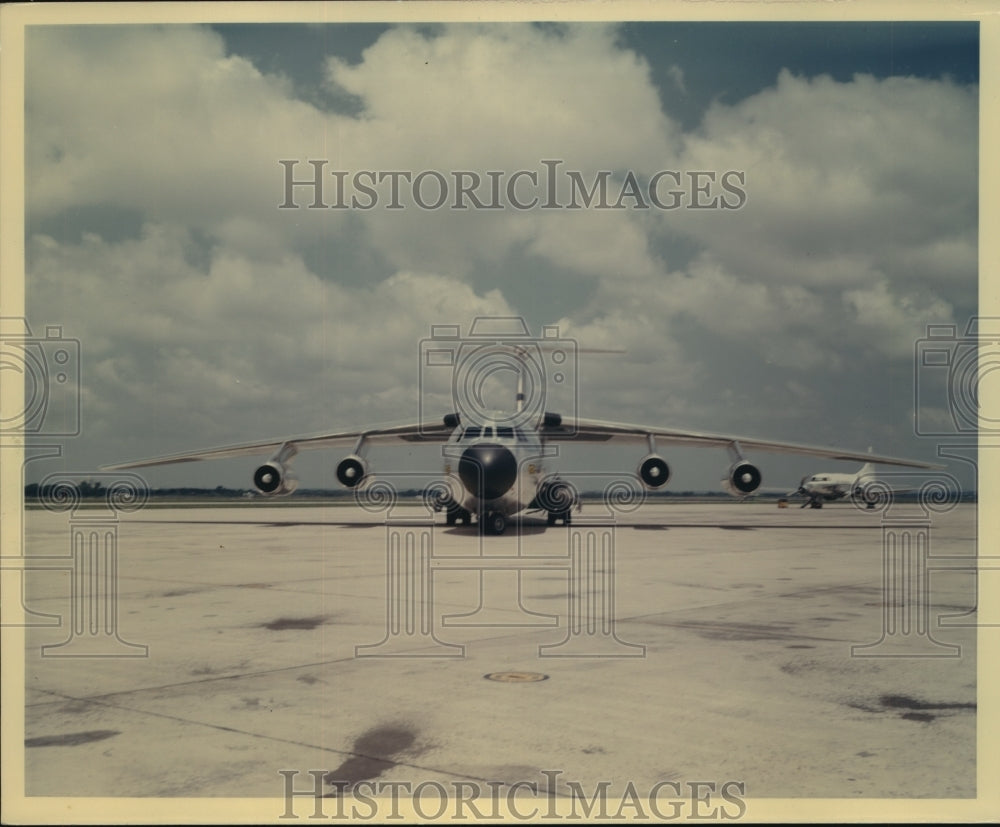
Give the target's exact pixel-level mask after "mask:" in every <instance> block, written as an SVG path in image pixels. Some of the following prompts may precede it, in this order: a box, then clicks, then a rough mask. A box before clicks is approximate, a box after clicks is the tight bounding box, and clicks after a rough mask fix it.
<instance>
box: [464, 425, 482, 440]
mask: <svg viewBox="0 0 1000 827" xmlns="http://www.w3.org/2000/svg"><path fill="white" fill-rule="evenodd" d="M482 432H483V429H482V428H480V427H479V426H478V425H470V426H469V427H468V428H466V429H465V438H466V439H476V438H477V437H478V436H480V435H481V434H482Z"/></svg>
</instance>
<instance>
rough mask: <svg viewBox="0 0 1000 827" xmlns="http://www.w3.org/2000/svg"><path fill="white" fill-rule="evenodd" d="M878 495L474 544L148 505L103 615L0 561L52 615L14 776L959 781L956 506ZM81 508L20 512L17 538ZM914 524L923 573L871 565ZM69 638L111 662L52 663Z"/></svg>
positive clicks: (960, 551) (973, 695) (428, 530)
mask: <svg viewBox="0 0 1000 827" xmlns="http://www.w3.org/2000/svg"><path fill="white" fill-rule="evenodd" d="M893 508H894V512H893V513H892V514H883V513H882V512H878V511H875V512H866V511H860V510H858V509H856V508H854V507H853V506H852V505H850V504H835V505H831V506H827V507H826V508H824V509H822V510H818V511H817V510H810V509H806V510H801V509H799V508H797V507H794V506H793V507H792V508H789V509H778V508H776V507H775V506H774V505H773V504H757V503H746V504H743V503H727V504H664V505H661V504H650V505H646V506H644V507H643V508H641V509H639V510H637V511H634V512H632V513H618V514H616V515H615V516H614V517H609V516H607V513H606V512H604V510H603V508H602V507H600V506H590V505H585V506H584V508H583V511H582V512H581V513H580V514H577V515H574V524H573V525H572V526H571V527H570V528H566V527H563V526H557V527H552V528H547V527H545V526H544V524H543V521H542V520H539V519H538V518H537V517H534V516H531V515H528V516H525V517H524V518H523V519H522V520H521V521H519V522H517V523H515V524H512V525H511V526H510V527H509V529H508V532H507V533H506V534H505V535H503V536H501V537H485V538H482V537H480V536H479V535H478V533H477V531H476V530H475V528H466V527H456V528H450V527H446V526H445V525H444V519H443V515H440V514H439V515H437V516H436V517H433V518H430V517H428V515H427V513H426V512H425V511H424V509H423V508H422V507H421V506H419V505H398V506H396V507H395V508H394V509H392V511H391V512H390V513H388V515H387V514H386V512H379V511H373V512H369V511H365V510H364V509H362V508H360V507H358V506H356V505H353V504H352V505H350V506H342V505H337V506H334V505H331V506H313V507H303V506H296V505H281V506H272V505H270V504H248V505H246V506H232V507H223V508H153V507H149V506H147V507H146V508H145V509H143V510H141V511H138V512H136V513H134V514H128V515H123V516H122V517H121V518H120V521H119V522H118V523H117V525H116V526H115V527H114V532H115V539H116V541H117V550H118V554H117V557H118V572H117V596H116V597H115V596H114V595H113V594H111V593H110V592H101V595H102V597H101V598H100V600H97V599H96V598H95V599H93V600H91V602H92V603H97V602H100V603H102V607H98V608H95V607H94V606H89V607H85V609H83V610H81V608H80V605H79V604H80V600H83V599H84V598H82V597H80V595H83V594H85V592H86V588H87V587H86V584H83V581H80V583H78V585H79V588H80V589H82V591H78V592H77V598H76V603H73V602H72V601H71V597H70V596H71V594H72V588H71V586H72V578H73V577H77V578H79V577H82V576H86V577H91V576H94V574H93V571H90V572H89V573H87V574H81V572H80V571H79V569H80V568H81V567H85V564H83V563H80V564H78V567H77V569H76V570H72V571H71V570H52V571H36V572H30V573H29V574H27V575H26V577H25V582H26V593H27V599H26V605H27V606H28V608H30V609H32V610H33V611H36V612H42V613H48V614H50V615H56V616H59V617H61V618H62V623H61V625H60V626H58V627H34V628H30V629H28V630H27V634H26V651H25V684H26V709H25V715H26V721H25V739H26V749H25V762H26V764H25V774H26V781H25V785H26V790H25V791H26V793H27V794H28V795H31V796H130V797H135V796H156V797H239V798H247V797H275V798H277V797H281V796H282V795H283V793H284V791H285V789H286V786H285V785H286V783H288V781H287V780H286V776H284V775H282V774H281V772H282V771H285V772H286V773H288V772H289V771H297V772H298V774H297V775H293V776H292V775H290V776H287V777H290V778H292V779H293V781H292V783H293V784H294V789H296V790H303V789H306V790H308V789H315V788H317V785H318V788H319V790H320V791H321V794H323V795H330V794H335V793H336V792H337V789H338V786H337V785H336V784H334V783H333V782H334V781H337V782H340V787H343V788H344V792H343V795H344V796H346V797H347V798H349V797H350V796H351V795H352V794H353V793H354V792H355V789H356V787H357V785H359V784H361V783H362V782H366V781H367V782H374V781H378V782H379V783H382V782H409V783H410V785H411V787H412V786H416V785H418V784H420V783H421V782H428V781H430V782H438V784H439V785H440V786H441V787H443V788H446V789H449V790H450V789H452V786H453V785H454V784H455V783H456V782H461V781H468V782H470V783H472V784H476V785H480V787H482V788H483V789H486V790H487V791H488V790H490V789H492V790H494V791H498V790H499V791H501V794H502V791H504V790H509V789H510V787H511V785H515V784H517V782H526V783H527V784H532V783H534V784H536V785H537V789H538V790H539V791H540V794H542V795H553V796H557V797H567V796H569V797H571V796H573V795H574V794H575V793H576V792H578V791H580V790H582V791H584V792H585V794H586V796H587V797H588V798H589V797H591V796H592V795H593V794H594V791H595V790H599V789H601V785H602V783H604V782H607V784H606V786H605V789H607V791H608V793H609V795H614V794H618V795H621V794H622V791H623V790H624V789H625V788H626V786H627V785H628V784H629V782H631V784H632V785H633V787H634V789H636V790H637V791H639V792H640V794H645V793H646V792H648V791H650V790H651V789H653V788H654V787H656V785H657V784H660V783H661V782H664V781H668V782H672V784H673V786H669V787H668V789H669V790H671V791H678V790H679V791H680V793H681V797H682V798H683V797H684V796H686V795H687V794H688V793H689V792H690V784H691V783H692V782H694V783H700V782H709V783H711V784H713V785H714V786H713V787H711V788H708V787H700V788H696V795H695V798H699V797H703V796H704V795H705V794H706V793H705V790H710V791H715V792H716V793H717V792H718V791H720V790H721V789H722V787H723V785H725V784H727V783H730V782H734V783H735V782H738V783H739V784H740V785H742V786H739V787H735V786H731V787H729V788H728V789H729V791H730V792H734V791H737V790H740V791H744V792H743V793H742V795H745V797H746V798H748V799H757V798H774V797H779V798H873V797H874V798H886V797H888V798H920V799H932V798H944V799H954V798H968V797H974V796H975V795H976V793H977V789H976V771H977V762H976V749H977V743H976V717H977V711H976V704H977V671H976V629H975V627H974V624H975V622H976V614H975V609H976V577H975V574H974V572H973V571H972V570H971V565H972V563H971V562H970V558H971V557H972V556H974V555H975V553H976V509H975V506H972V505H960V506H958V507H956V508H953V509H952V510H950V511H947V512H946V513H932V514H930V516H929V517H928V515H927V514H926V513H925V512H924V511H923V509H922V508H921V507H920V506H918V505H896V506H894V507H893ZM86 514H87V512H86V511H85V510H81V511H79V512H78V513H77V514H76V515H75V516H73V517H70V516H68V515H67V514H53V513H49V512H47V511H41V510H37V511H36V510H30V511H28V512H27V513H26V516H25V525H26V527H25V536H26V548H25V554H26V555H27V556H29V557H40V558H44V557H53V556H59V555H69V554H70V543H71V539H70V538H71V535H72V534H73V532H74V530H76V529H78V528H79V526H80V525H82V524H83V523H84V522H85V520H84V518H85V517H86ZM890 517H891V518H892V519H891V520H890ZM432 525H433V527H431V526H432ZM904 537H909V538H910V539H909V540H905V539H903V538H904ZM918 537H919V538H929V542H930V546H929V549H928V550H929V556H928V557H927V558H924V561H925V562H927V561H929V563H928V566H929V568H928V570H927V571H926V580H913V579H912V578H914V577H919V576H920V570H919V569H905V570H904V569H895V568H892V567H891V566H890V567H889V568H888V569H886V568H885V566H884V562H885V561H886V559H888V560H889V561H890V562H893V561H900V560H902V557H900V556H899V555H900V554H902V552H901V549H905V548H911V549H912V550H913V556H911V557H910V558H909V559H910V561H911V563H914V565H918V566H919V565H920V560H918V556H919V555H918V554H917V551H916V550H917V548H918V546H917V542H918ZM909 542H912V543H913V545H912V546H907V545H906V543H909ZM921 542H922V541H921ZM907 553H909V552H907ZM921 553H922V552H921ZM91 565H92V566H93V565H97V564H96V563H93V562H92V563H91ZM887 572H888V574H887ZM101 576H103V570H102V574H101ZM908 578H909V579H908ZM915 583H916V584H917V585H918V586H919V585H920V584H921V583H924V584H926V585H927V587H928V588H927V590H926V592H922V591H920V589H917V590H913V589H912V588H911V586H912V585H913V584H915ZM81 584H82V585H81ZM908 584H909V585H908ZM108 594H111V596H110V597H109V596H108ZM112 604H113V606H112ZM108 606H111V608H110V609H107V607H108ZM74 611H78V612H79V611H84V615H82V616H81V617H82V618H83V619H82V626H79V627H76V628H75V629H74V627H73V618H74V615H73V612H74ZM105 611H116V612H117V614H116V615H114V614H104V612H105ZM92 612H96V614H94V615H93V617H94V618H96V620H95V622H96V623H98V632H97V633H96V634H95V633H94V630H93V629H91V627H90V625H89V624H90V622H91V620H90V618H91V613H92ZM101 624H104V625H101ZM108 624H110V626H109V625H108ZM925 624H926V625H925ZM109 628H111V629H112V631H113V632H114V633H115V634H116V635H117V637H115V635H112V636H111V637H109V636H108V635H107V634H105V633H104V632H106V631H107V629H109ZM95 641H96V642H95ZM60 644H63V645H62V646H60ZM45 646H48V647H50V648H47V649H45V650H44V654H43V651H42V647H45ZM88 646H90V647H97V648H95V649H93V650H92V651H93V652H97V653H98V654H102V652H99V651H98V649H100V647H101V646H103V647H104V649H105V650H107V651H104V652H103V654H114V655H118V656H116V657H64V656H62V655H65V654H73V653H74V652H75V653H80V652H85V651H86V650H87V647H88ZM138 647H147V649H146V650H143V649H141V648H138ZM488 675H489V676H492V677H493V678H494V679H490V678H487V677H485V676H488ZM496 678H499V680H497V679H496ZM320 769H322V770H324V771H325V772H324V774H322V776H321V775H320V774H318V773H317V775H316V776H310V775H309V771H310V770H320ZM316 779H319V780H318V781H317V780H316ZM483 785H493V786H483ZM431 786H432V787H433V785H431ZM367 789H369V790H370V789H372V788H371V786H369V787H368V788H367ZM383 789H384V788H383ZM433 789H435V790H436V789H439V787H433ZM527 789H529V788H528V787H526V786H525V785H524V784H522V785H521V787H520V788H519V792H523V791H525V790H527ZM532 789H534V788H532ZM658 789H659V790H661V791H662V790H663V789H664V787H663V786H661V787H659V788H658ZM303 798H304V796H302V797H298V798H296V799H295V810H296V812H297V813H299V814H300V815H301V816H302V817H306V816H308V815H310V814H312V813H313V810H312V804H311V803H309V802H308V801H304V800H301V799H303ZM341 803H343V802H342V801H341ZM720 805H721V806H722V807H723V808H726V807H728V808H729V810H726V809H723V810H722V811H721V815H723V816H727V815H730V814H736V812H735V811H736V809H737V808H736V805H735V804H732V803H727V802H726V801H725V800H723V799H719V798H718V796H717V795H716V797H715V798H714V799H713V803H711V805H710V806H709V805H707V804H706V805H705V808H706V809H705V810H704V811H703V812H707V811H708V810H710V809H712V808H713V807H716V806H720ZM330 806H332V805H330ZM686 806H691V805H690V801H689V802H688V805H686ZM695 806H698V805H695ZM662 809H665V807H664V808H662ZM730 810H731V811H733V812H732V813H730ZM687 814H689V815H690V814H691V811H690V810H688V812H687ZM717 814H719V813H718V811H717ZM278 815H281V813H280V812H275V813H273V814H268V813H262V817H266V818H268V819H270V818H271V817H277V816H278Z"/></svg>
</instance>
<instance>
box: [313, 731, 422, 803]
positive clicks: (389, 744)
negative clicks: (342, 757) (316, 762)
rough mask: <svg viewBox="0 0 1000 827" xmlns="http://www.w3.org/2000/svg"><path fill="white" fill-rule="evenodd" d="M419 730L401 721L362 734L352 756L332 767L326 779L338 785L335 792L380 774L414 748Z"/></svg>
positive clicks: (327, 781) (339, 792) (324, 778)
mask: <svg viewBox="0 0 1000 827" xmlns="http://www.w3.org/2000/svg"><path fill="white" fill-rule="evenodd" d="M415 741H416V733H415V732H414V731H413V730H412V729H410V728H409V727H406V726H404V725H401V724H384V725H382V726H377V727H374V728H372V729H369V730H368V731H367V732H365V733H363V734H361V735H359V736H358V737H357V738H356V739H355V741H354V745H353V746H352V748H351V753H352V754H351V757H350V758H348V759H347V760H346V761H344V763H343V764H341V765H340V766H339V767H337V769H335V770H331V771H330V772H328V773H327V774H326V775H325V776H323V780H324V781H326V783H328V784H333V785H334V787H335V788H336V789H335V790H334V791H333V792H332V793H329V795H331V796H337V795H340V794H341V793H342V792H346V791H349V790H350V789H351V788H352V787H353V786H354V785H355V784H357V783H358V782H359V781H367V780H369V779H372V778H377V777H378V776H380V775H381V774H382V773H384V772H385V771H386V770H388V769H390V768H391V767H394V766H395V765H396V764H397V763H398V762H397V761H396V760H394V759H395V758H396V756H397V755H399V754H400V753H401V752H405V751H406V750H408V749H410V748H411V747H412V746H413V744H414V742H415Z"/></svg>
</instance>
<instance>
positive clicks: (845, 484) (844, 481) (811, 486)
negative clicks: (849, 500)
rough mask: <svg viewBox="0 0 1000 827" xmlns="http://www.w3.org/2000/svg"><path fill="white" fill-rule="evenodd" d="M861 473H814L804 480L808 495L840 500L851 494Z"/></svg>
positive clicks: (805, 490) (803, 485)
mask: <svg viewBox="0 0 1000 827" xmlns="http://www.w3.org/2000/svg"><path fill="white" fill-rule="evenodd" d="M860 478H861V474H832V473H830V474H813V475H812V476H811V477H806V478H805V479H804V480H803V481H802V490H803V491H804V492H805V493H806V495H807V496H809V497H813V498H821V499H824V500H829V501H833V500H839V499H842V498H844V497H847V496H849V495H850V493H851V492H852V491H853V490H854V487H855V485H856V484H857V482H858V480H859V479H860Z"/></svg>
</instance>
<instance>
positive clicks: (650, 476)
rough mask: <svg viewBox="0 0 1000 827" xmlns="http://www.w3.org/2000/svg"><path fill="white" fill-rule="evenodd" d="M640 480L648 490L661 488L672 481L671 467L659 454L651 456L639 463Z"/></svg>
mask: <svg viewBox="0 0 1000 827" xmlns="http://www.w3.org/2000/svg"><path fill="white" fill-rule="evenodd" d="M639 479H641V480H642V484H643V485H645V486H646V488H659V487H660V486H663V485H666V484H667V481H668V480H669V479H670V466H669V465H667V462H666V460H664V459H663V457H661V456H658V455H657V454H649V455H648V456H646V457H643V458H642V460H641V461H640V462H639Z"/></svg>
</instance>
